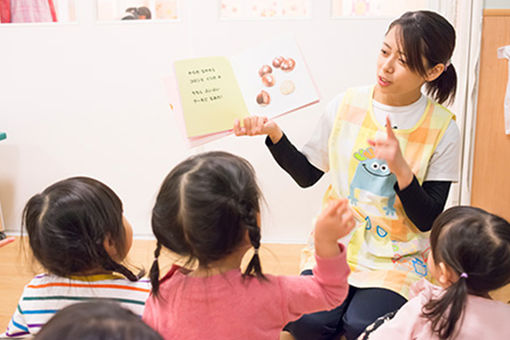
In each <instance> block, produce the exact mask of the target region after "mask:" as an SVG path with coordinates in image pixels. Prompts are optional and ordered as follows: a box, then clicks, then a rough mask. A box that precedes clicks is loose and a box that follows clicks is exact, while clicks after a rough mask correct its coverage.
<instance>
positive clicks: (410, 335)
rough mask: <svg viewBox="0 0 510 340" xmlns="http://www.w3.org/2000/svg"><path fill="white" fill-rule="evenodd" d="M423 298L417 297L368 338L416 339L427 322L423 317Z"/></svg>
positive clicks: (383, 339)
mask: <svg viewBox="0 0 510 340" xmlns="http://www.w3.org/2000/svg"><path fill="white" fill-rule="evenodd" d="M422 299H423V297H420V296H417V297H415V298H413V299H411V300H409V301H408V302H407V303H406V304H404V305H403V306H402V308H400V310H399V311H398V312H397V314H395V316H394V317H393V319H391V320H390V321H388V322H386V323H384V324H382V325H381V326H380V327H379V328H377V329H376V330H375V331H373V333H371V334H370V336H369V337H368V338H369V339H370V340H377V339H381V340H386V339H401V340H405V339H409V340H411V339H415V337H414V334H415V333H416V332H419V333H421V332H422V328H423V327H426V326H427V325H426V321H425V319H423V318H422V317H421V309H422V306H423V305H422V302H421V300H422Z"/></svg>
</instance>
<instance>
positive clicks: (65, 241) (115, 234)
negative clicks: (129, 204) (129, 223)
mask: <svg viewBox="0 0 510 340" xmlns="http://www.w3.org/2000/svg"><path fill="white" fill-rule="evenodd" d="M22 224H23V225H24V226H25V228H26V230H27V232H28V238H29V243H30V247H31V249H32V252H33V254H34V256H35V258H36V259H37V261H39V263H40V264H41V265H42V266H43V267H44V268H46V270H48V271H49V272H51V273H53V274H55V275H58V276H64V277H65V276H70V275H79V274H81V273H84V272H87V271H90V270H93V269H95V268H98V267H99V268H103V269H106V270H111V271H114V272H117V273H121V274H123V275H124V276H125V277H126V278H128V279H129V280H131V281H137V280H138V279H139V277H141V276H143V271H142V272H141V273H139V274H138V276H137V275H135V274H133V273H132V272H131V271H130V270H129V269H127V268H126V267H125V266H123V265H121V264H119V263H117V262H115V261H114V260H113V259H112V258H111V257H110V256H109V255H108V253H107V252H106V250H105V248H104V246H103V244H104V241H105V238H106V237H110V238H111V239H112V240H113V241H114V242H115V246H116V248H117V251H118V253H119V254H122V255H123V256H125V255H126V254H123V252H124V249H125V244H126V242H127V241H128V240H126V239H125V231H124V225H123V220H122V202H121V201H120V199H119V197H118V196H117V195H116V194H115V193H114V192H113V191H112V190H111V189H110V188H109V187H107V186H106V185H105V184H103V183H101V182H99V181H97V180H95V179H92V178H88V177H73V178H69V179H65V180H62V181H59V182H57V183H55V184H53V185H51V186H49V187H48V188H46V189H45V190H44V191H43V192H42V193H40V194H36V195H34V196H33V197H32V198H30V200H29V201H28V203H27V204H26V206H25V208H24V210H23V218H22Z"/></svg>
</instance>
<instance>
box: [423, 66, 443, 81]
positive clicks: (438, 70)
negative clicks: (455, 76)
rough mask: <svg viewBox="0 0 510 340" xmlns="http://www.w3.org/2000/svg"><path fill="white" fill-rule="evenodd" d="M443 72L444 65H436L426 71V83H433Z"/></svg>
mask: <svg viewBox="0 0 510 340" xmlns="http://www.w3.org/2000/svg"><path fill="white" fill-rule="evenodd" d="M443 71H445V67H444V64H437V65H436V66H434V67H433V68H431V69H430V70H428V72H427V76H426V77H425V80H426V81H427V82H431V81H434V80H436V79H437V78H438V77H439V76H440V75H441V74H442V73H443Z"/></svg>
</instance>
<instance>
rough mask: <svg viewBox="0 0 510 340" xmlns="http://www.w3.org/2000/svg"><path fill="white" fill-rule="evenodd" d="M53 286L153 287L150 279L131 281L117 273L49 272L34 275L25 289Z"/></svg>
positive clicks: (147, 289) (141, 290)
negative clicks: (71, 273)
mask: <svg viewBox="0 0 510 340" xmlns="http://www.w3.org/2000/svg"><path fill="white" fill-rule="evenodd" d="M52 287H73V288H112V289H115V288H118V289H129V290H138V291H140V292H147V293H148V292H149V291H150V289H151V284H150V280H149V279H147V278H141V279H140V280H138V281H129V280H128V279H126V278H125V277H123V276H121V275H117V274H100V275H86V276H69V277H63V276H58V275H54V274H49V273H43V274H39V275H36V276H34V278H33V279H32V280H31V281H30V282H29V283H28V284H27V285H26V286H25V290H33V289H35V290H41V289H45V288H46V289H48V288H52Z"/></svg>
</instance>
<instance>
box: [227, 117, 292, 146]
mask: <svg viewBox="0 0 510 340" xmlns="http://www.w3.org/2000/svg"><path fill="white" fill-rule="evenodd" d="M234 134H235V135H236V136H257V135H268V136H269V138H271V141H272V142H273V144H276V143H278V141H279V140H280V139H281V138H282V136H283V132H282V130H281V129H280V127H279V126H278V125H277V124H276V123H275V122H274V121H273V120H271V119H269V118H267V117H261V116H250V117H246V118H244V119H243V122H242V124H241V122H240V121H239V119H236V120H235V121H234Z"/></svg>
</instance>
